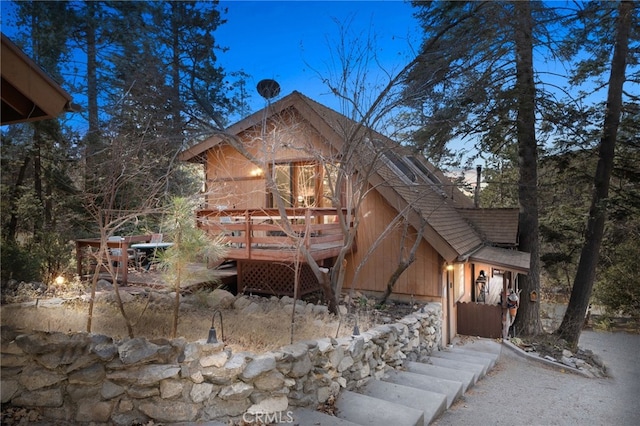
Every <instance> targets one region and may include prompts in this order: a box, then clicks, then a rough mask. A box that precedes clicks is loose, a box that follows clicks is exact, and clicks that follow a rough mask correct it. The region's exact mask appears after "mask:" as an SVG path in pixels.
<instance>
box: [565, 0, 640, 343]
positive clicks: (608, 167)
mask: <svg viewBox="0 0 640 426" xmlns="http://www.w3.org/2000/svg"><path fill="white" fill-rule="evenodd" d="M632 11H633V3H632V2H621V3H620V5H619V6H618V19H617V22H616V36H615V37H616V40H615V48H614V51H613V58H612V60H611V74H610V76H609V91H608V95H607V110H606V114H605V118H604V128H603V132H602V137H601V139H600V150H599V153H598V166H597V168H596V175H595V178H594V182H593V184H594V189H593V197H592V199H591V207H590V209H589V218H588V220H587V229H586V231H585V239H584V245H583V246H582V252H581V254H580V261H579V262H578V269H577V271H576V276H575V279H574V281H573V289H572V290H571V298H570V299H569V305H568V306H567V310H566V312H565V314H564V318H563V319H562V324H560V327H559V328H558V330H557V334H558V335H560V336H561V337H562V338H564V339H565V340H566V341H567V342H568V343H569V344H570V345H572V346H574V347H575V346H577V344H578V339H579V338H580V332H581V331H582V326H583V324H584V316H585V314H586V312H587V308H588V307H589V299H590V298H591V291H592V289H593V283H594V281H595V276H596V265H597V264H598V257H599V255H600V246H601V243H602V237H603V235H604V225H605V220H606V211H607V200H608V198H609V182H610V179H611V172H612V170H613V158H614V152H615V144H616V138H617V134H618V125H619V123H620V111H621V109H622V86H623V84H624V80H625V72H626V65H627V51H628V48H629V33H630V29H631V14H632Z"/></svg>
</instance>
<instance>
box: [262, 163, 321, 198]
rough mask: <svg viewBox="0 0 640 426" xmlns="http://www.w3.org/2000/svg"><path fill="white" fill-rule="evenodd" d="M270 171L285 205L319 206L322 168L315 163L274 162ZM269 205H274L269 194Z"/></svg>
mask: <svg viewBox="0 0 640 426" xmlns="http://www.w3.org/2000/svg"><path fill="white" fill-rule="evenodd" d="M271 173H272V176H273V178H274V180H275V184H276V186H277V188H278V192H279V193H280V197H281V198H282V201H284V205H285V207H320V206H321V201H320V200H321V195H322V193H321V192H320V186H321V182H322V180H321V177H322V168H321V167H320V166H319V165H318V164H315V163H310V162H296V163H283V164H276V165H274V166H272V167H271ZM269 207H275V203H274V199H273V194H269Z"/></svg>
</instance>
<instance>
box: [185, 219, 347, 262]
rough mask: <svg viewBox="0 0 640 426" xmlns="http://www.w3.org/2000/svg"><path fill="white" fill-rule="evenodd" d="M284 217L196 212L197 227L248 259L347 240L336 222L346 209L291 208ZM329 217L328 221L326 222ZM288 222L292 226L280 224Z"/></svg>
mask: <svg viewBox="0 0 640 426" xmlns="http://www.w3.org/2000/svg"><path fill="white" fill-rule="evenodd" d="M285 214H286V215H285V217H282V216H281V215H280V211H279V210H278V209H202V210H198V211H197V212H196V218H197V224H198V227H200V228H201V229H203V230H205V231H206V232H207V233H209V234H212V235H216V236H220V237H221V238H222V240H223V242H224V243H225V244H226V245H227V246H229V248H230V249H240V250H242V252H243V253H244V254H243V256H244V257H245V258H247V259H251V258H252V250H253V249H260V248H268V247H270V248H274V247H283V248H295V247H296V246H297V245H298V244H304V246H305V247H307V248H310V247H312V246H313V245H314V244H323V243H329V244H336V243H339V242H341V241H342V240H343V238H344V236H343V233H342V229H341V227H340V224H339V221H338V219H337V215H338V214H347V209H340V210H339V209H335V208H319V207H314V208H288V209H285ZM327 217H329V218H328V219H327ZM283 220H287V221H288V222H289V224H288V225H287V226H285V225H283V224H282V223H281V222H282V221H283Z"/></svg>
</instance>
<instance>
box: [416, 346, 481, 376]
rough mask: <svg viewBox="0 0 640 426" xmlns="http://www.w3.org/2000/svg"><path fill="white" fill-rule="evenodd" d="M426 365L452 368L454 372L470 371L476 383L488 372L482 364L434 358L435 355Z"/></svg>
mask: <svg viewBox="0 0 640 426" xmlns="http://www.w3.org/2000/svg"><path fill="white" fill-rule="evenodd" d="M434 354H435V352H434ZM424 363H425V364H431V365H435V366H438V367H445V368H451V369H454V370H461V371H468V372H470V373H473V375H474V378H475V382H477V381H478V380H480V379H481V378H483V377H484V372H485V371H486V369H485V366H484V365H482V364H476V363H471V362H465V361H459V360H455V359H447V358H441V357H436V356H433V354H432V355H431V356H430V357H429V358H428V359H427V360H426V361H425V362H424Z"/></svg>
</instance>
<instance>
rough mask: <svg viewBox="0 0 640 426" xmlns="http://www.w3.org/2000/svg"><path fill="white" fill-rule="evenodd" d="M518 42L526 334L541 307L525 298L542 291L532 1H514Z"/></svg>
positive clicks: (521, 324) (519, 323)
mask: <svg viewBox="0 0 640 426" xmlns="http://www.w3.org/2000/svg"><path fill="white" fill-rule="evenodd" d="M514 9H515V14H516V16H515V23H516V27H515V42H516V43H515V44H516V74H517V75H516V92H517V102H518V118H517V123H516V132H517V136H518V156H519V159H520V180H519V182H518V198H519V203H520V214H519V217H518V225H519V246H520V250H522V251H525V252H529V253H531V263H530V265H529V275H528V276H523V275H521V276H520V287H521V289H522V292H523V294H524V295H525V297H524V298H523V301H522V302H521V303H520V307H519V309H518V316H517V318H516V323H515V328H516V330H517V331H518V332H519V333H521V334H524V335H536V334H538V333H540V332H541V331H542V327H541V324H540V310H539V305H538V304H537V303H530V302H529V301H528V300H529V298H528V297H526V296H527V295H528V294H529V293H530V292H532V291H536V292H537V293H538V294H539V293H540V242H539V237H538V193H537V183H538V147H537V144H536V130H535V122H536V117H535V94H536V89H535V83H534V81H533V41H532V38H533V29H532V27H533V23H532V16H531V5H530V4H529V2H524V1H523V2H514Z"/></svg>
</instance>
